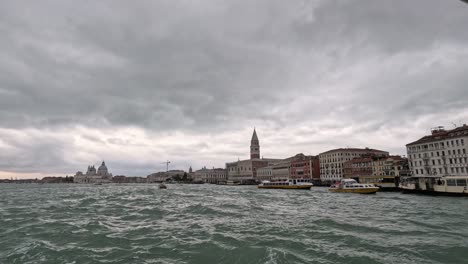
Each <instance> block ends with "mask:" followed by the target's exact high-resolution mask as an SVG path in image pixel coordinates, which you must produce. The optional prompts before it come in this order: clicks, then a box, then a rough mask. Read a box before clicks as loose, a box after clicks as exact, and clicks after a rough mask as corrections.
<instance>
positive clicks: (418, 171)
mask: <svg viewBox="0 0 468 264" xmlns="http://www.w3.org/2000/svg"><path fill="white" fill-rule="evenodd" d="M414 171H415V172H416V175H424V174H429V175H437V174H444V173H445V174H448V172H449V170H448V168H439V169H437V168H432V170H431V168H426V171H425V172H426V173H424V169H415V170H414ZM450 172H451V173H452V174H461V173H468V168H465V167H456V168H450Z"/></svg>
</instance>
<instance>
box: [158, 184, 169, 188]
mask: <svg viewBox="0 0 468 264" xmlns="http://www.w3.org/2000/svg"><path fill="white" fill-rule="evenodd" d="M159 189H167V186H166V184H164V183H160V184H159Z"/></svg>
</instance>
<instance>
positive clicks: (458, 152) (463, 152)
mask: <svg viewBox="0 0 468 264" xmlns="http://www.w3.org/2000/svg"><path fill="white" fill-rule="evenodd" d="M447 153H448V155H457V154H458V155H462V154H466V149H456V150H455V149H454V150H453V151H451V150H450V149H449V150H448V151H447ZM440 154H441V153H440V152H439V151H437V152H436V156H437V157H440ZM442 156H445V151H442ZM411 157H412V158H413V159H416V154H413V155H410V158H411ZM417 157H418V158H420V159H421V158H428V157H429V154H428V153H424V155H422V156H421V153H419V154H418V156H417ZM430 157H434V152H431V155H430Z"/></svg>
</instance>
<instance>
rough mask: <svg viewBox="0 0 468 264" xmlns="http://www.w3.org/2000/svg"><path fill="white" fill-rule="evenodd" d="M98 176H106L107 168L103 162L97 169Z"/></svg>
mask: <svg viewBox="0 0 468 264" xmlns="http://www.w3.org/2000/svg"><path fill="white" fill-rule="evenodd" d="M97 172H98V175H106V174H107V167H106V163H105V162H104V161H103V162H102V164H101V166H99V168H98V171H97Z"/></svg>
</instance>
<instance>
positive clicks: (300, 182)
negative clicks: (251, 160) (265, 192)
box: [258, 179, 314, 190]
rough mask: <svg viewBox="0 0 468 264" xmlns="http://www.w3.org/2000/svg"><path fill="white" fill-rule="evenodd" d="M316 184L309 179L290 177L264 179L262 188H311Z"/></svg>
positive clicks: (260, 185) (260, 186)
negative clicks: (285, 178) (277, 179)
mask: <svg viewBox="0 0 468 264" xmlns="http://www.w3.org/2000/svg"><path fill="white" fill-rule="evenodd" d="M312 186H314V185H313V184H312V183H311V182H310V180H309V179H289V180H279V181H262V183H260V184H259V185H258V188H260V189H300V190H304V189H310V188H312Z"/></svg>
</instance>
